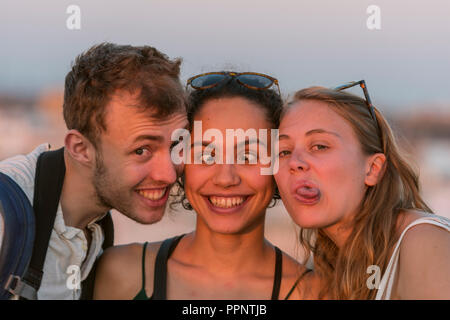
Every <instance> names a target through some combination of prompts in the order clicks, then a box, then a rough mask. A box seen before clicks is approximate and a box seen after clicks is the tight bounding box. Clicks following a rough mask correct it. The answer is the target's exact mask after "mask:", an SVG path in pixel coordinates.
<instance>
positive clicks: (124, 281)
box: [94, 243, 143, 299]
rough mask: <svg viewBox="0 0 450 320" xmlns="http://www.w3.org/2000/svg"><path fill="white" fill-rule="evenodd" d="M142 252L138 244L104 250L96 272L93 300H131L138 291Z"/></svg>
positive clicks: (141, 247) (141, 246) (141, 245)
mask: <svg viewBox="0 0 450 320" xmlns="http://www.w3.org/2000/svg"><path fill="white" fill-rule="evenodd" d="M142 252H143V244H139V243H132V244H127V245H121V246H114V247H111V248H108V249H107V250H105V252H104V253H103V254H102V256H101V257H100V261H99V263H98V267H97V270H96V277H95V278H96V279H95V288H94V299H132V298H133V297H134V296H133V293H137V292H138V291H139V285H140V279H141V267H140V266H141V261H142V258H141V257H142ZM136 289H137V291H136Z"/></svg>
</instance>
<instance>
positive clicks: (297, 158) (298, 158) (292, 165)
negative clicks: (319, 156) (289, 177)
mask: <svg viewBox="0 0 450 320" xmlns="http://www.w3.org/2000/svg"><path fill="white" fill-rule="evenodd" d="M305 170H309V164H308V162H307V161H306V160H305V158H304V156H303V154H302V152H300V151H294V152H293V153H292V156H291V158H290V159H289V171H290V172H291V173H296V172H300V171H305Z"/></svg>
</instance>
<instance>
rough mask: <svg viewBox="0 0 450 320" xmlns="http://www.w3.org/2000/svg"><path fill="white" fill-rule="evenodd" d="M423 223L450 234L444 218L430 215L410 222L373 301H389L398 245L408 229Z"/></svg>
mask: <svg viewBox="0 0 450 320" xmlns="http://www.w3.org/2000/svg"><path fill="white" fill-rule="evenodd" d="M423 223H427V224H433V225H435V226H438V227H441V228H444V229H445V230H447V231H449V232H450V220H449V219H447V218H445V217H441V216H437V215H434V214H430V216H427V217H422V218H419V219H417V220H414V221H413V222H411V223H410V224H409V225H408V226H407V227H406V228H405V230H403V232H402V234H401V235H400V238H399V239H398V241H397V243H396V244H395V248H394V252H393V253H392V256H391V259H390V260H389V264H388V266H387V268H386V271H385V273H384V275H383V278H381V281H380V286H379V289H378V292H377V296H376V297H375V300H390V299H391V292H392V286H393V284H394V279H395V273H396V271H397V265H398V260H399V257H400V244H401V242H402V239H403V237H404V236H405V233H406V232H407V231H408V230H409V229H410V228H412V227H414V226H416V225H418V224H423Z"/></svg>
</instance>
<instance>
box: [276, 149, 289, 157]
mask: <svg viewBox="0 0 450 320" xmlns="http://www.w3.org/2000/svg"><path fill="white" fill-rule="evenodd" d="M288 154H289V151H287V150H283V151H281V152H280V153H279V154H278V156H279V157H280V158H282V157H284V156H287V155H288Z"/></svg>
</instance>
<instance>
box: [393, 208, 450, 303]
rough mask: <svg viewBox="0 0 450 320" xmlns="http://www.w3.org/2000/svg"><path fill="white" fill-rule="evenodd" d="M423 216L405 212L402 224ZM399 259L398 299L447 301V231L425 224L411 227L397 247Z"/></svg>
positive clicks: (449, 286)
mask: <svg viewBox="0 0 450 320" xmlns="http://www.w3.org/2000/svg"><path fill="white" fill-rule="evenodd" d="M423 216H424V215H422V214H420V213H417V212H407V213H406V216H405V217H406V218H405V224H406V222H407V221H409V223H411V222H414V221H415V220H417V219H419V218H421V217H423ZM409 223H408V224H409ZM399 259H400V260H399V276H398V289H397V295H398V296H399V297H401V298H410V299H420V298H423V299H429V298H435V299H438V298H442V297H446V298H447V299H448V298H450V279H449V277H448V275H447V272H448V270H449V269H450V232H449V231H448V230H446V229H445V228H443V227H440V226H436V225H433V224H428V223H421V224H417V225H415V226H413V227H411V228H410V229H409V230H408V231H407V232H406V233H405V235H404V238H403V240H402V242H401V244H400V258H399ZM418 275H420V276H418Z"/></svg>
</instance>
